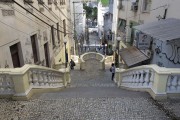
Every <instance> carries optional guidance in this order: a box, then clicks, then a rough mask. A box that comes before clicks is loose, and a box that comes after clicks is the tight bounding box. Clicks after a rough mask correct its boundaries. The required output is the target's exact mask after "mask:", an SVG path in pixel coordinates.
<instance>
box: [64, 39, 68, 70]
mask: <svg viewBox="0 0 180 120" xmlns="http://www.w3.org/2000/svg"><path fill="white" fill-rule="evenodd" d="M66 43H67V41H66V39H64V47H65V49H64V54H65V55H64V56H65V57H64V58H65V68H67V62H68V56H67V53H66Z"/></svg>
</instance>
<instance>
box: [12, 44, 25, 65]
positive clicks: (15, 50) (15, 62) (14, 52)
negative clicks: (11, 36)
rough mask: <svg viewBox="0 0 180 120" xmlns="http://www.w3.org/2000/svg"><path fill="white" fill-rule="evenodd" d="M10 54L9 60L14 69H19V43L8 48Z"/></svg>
mask: <svg viewBox="0 0 180 120" xmlns="http://www.w3.org/2000/svg"><path fill="white" fill-rule="evenodd" d="M10 52H11V58H12V62H13V66H14V68H17V67H21V66H22V62H21V59H20V57H22V53H21V47H20V43H16V44H14V45H12V46H10Z"/></svg>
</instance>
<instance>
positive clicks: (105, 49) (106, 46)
mask: <svg viewBox="0 0 180 120" xmlns="http://www.w3.org/2000/svg"><path fill="white" fill-rule="evenodd" d="M106 47H107V44H105V57H106Z"/></svg>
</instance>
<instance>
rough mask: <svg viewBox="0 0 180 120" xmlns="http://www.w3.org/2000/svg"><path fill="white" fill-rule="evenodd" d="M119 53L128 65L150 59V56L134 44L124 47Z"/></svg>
mask: <svg viewBox="0 0 180 120" xmlns="http://www.w3.org/2000/svg"><path fill="white" fill-rule="evenodd" d="M119 54H120V56H121V58H122V59H123V61H124V62H125V63H126V65H127V66H128V67H131V66H133V65H136V64H138V63H140V62H142V61H145V60H148V59H149V57H147V56H146V55H145V54H144V53H142V52H141V51H140V50H138V49H137V48H136V47H134V46H133V47H129V48H124V49H122V50H121V51H120V52H119Z"/></svg>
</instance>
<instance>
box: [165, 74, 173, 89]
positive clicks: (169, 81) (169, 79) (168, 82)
mask: <svg viewBox="0 0 180 120" xmlns="http://www.w3.org/2000/svg"><path fill="white" fill-rule="evenodd" d="M171 79H172V76H169V77H168V81H167V85H166V86H167V87H166V88H167V91H168V92H169V91H171V90H170V87H171Z"/></svg>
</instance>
